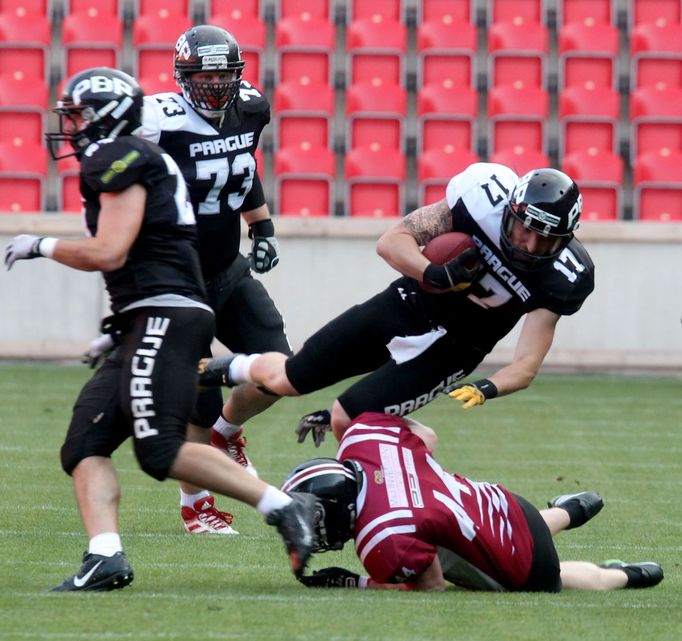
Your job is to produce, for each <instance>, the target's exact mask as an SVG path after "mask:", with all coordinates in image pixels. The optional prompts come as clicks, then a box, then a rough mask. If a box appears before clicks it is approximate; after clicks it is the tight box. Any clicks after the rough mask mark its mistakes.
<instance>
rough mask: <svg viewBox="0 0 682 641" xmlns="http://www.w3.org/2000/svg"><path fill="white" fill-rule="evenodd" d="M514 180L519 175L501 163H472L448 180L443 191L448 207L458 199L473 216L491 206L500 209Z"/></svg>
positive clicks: (510, 190) (487, 210) (485, 211)
mask: <svg viewBox="0 0 682 641" xmlns="http://www.w3.org/2000/svg"><path fill="white" fill-rule="evenodd" d="M518 179H519V177H518V176H517V175H516V174H515V173H514V172H513V171H512V170H511V169H509V167H505V166H504V165H498V164H497V163H489V162H477V163H474V164H473V165H469V166H468V167H467V168H466V169H465V170H464V171H463V172H461V173H459V174H457V175H456V176H454V177H453V178H451V179H450V182H449V183H448V186H447V189H446V191H445V197H446V198H447V201H448V207H450V208H452V207H454V206H455V204H456V203H457V201H458V200H459V199H460V198H461V199H462V201H463V202H464V205H465V207H466V208H467V210H468V211H469V213H470V214H471V216H472V217H473V218H474V219H475V218H477V217H478V215H485V214H486V213H488V212H489V211H490V209H491V208H493V209H497V208H503V207H504V205H505V203H506V201H507V200H508V198H509V196H510V195H511V192H512V190H513V189H514V186H515V185H516V183H517V182H518ZM486 185H487V186H488V188H487V189H486V188H485V186H486ZM501 197H502V198H501Z"/></svg>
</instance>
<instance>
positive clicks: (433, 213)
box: [403, 199, 452, 245]
mask: <svg viewBox="0 0 682 641" xmlns="http://www.w3.org/2000/svg"><path fill="white" fill-rule="evenodd" d="M403 224H404V225H405V227H407V228H408V229H409V230H410V232H411V233H412V235H413V236H414V237H415V239H416V241H417V242H418V243H419V244H420V245H426V243H427V242H429V241H430V240H431V239H432V238H435V237H436V236H440V235H441V234H445V233H447V232H449V231H452V211H450V207H448V203H447V200H445V199H443V200H439V201H438V202H437V203H433V204H431V205H424V207H419V208H418V209H415V210H414V211H413V212H412V213H410V214H408V215H407V216H405V218H403Z"/></svg>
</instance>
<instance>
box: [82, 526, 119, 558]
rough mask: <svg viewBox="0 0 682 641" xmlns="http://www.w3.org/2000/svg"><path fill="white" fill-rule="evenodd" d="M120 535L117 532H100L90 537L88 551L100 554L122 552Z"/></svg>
mask: <svg viewBox="0 0 682 641" xmlns="http://www.w3.org/2000/svg"><path fill="white" fill-rule="evenodd" d="M122 551H123V546H122V545H121V537H120V536H119V535H118V532H102V534H96V535H95V536H93V537H92V538H91V539H90V544H89V545H88V552H89V553H90V554H99V555H100V556H114V554H116V552H122Z"/></svg>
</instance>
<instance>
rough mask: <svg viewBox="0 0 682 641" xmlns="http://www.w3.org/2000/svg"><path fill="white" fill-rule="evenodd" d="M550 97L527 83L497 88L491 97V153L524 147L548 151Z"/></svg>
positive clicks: (492, 91)
mask: <svg viewBox="0 0 682 641" xmlns="http://www.w3.org/2000/svg"><path fill="white" fill-rule="evenodd" d="M548 118H549V95H548V94H547V92H546V91H545V90H544V89H542V88H540V87H535V86H526V85H524V84H523V83H516V84H514V85H503V86H501V87H493V89H491V90H490V92H489V93H488V122H489V125H488V127H489V128H488V151H489V153H494V152H496V151H500V150H502V149H513V148H514V147H516V146H522V147H523V148H524V149H528V150H529V149H535V150H537V151H544V150H545V147H546V140H545V123H546V122H547V120H548Z"/></svg>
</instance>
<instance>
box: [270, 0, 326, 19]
mask: <svg viewBox="0 0 682 641" xmlns="http://www.w3.org/2000/svg"><path fill="white" fill-rule="evenodd" d="M333 7H334V0H279V2H276V3H275V8H276V11H277V12H278V15H277V19H278V20H280V19H282V18H298V17H300V16H302V15H303V14H308V15H310V16H315V17H317V18H323V19H324V20H331V21H333V20H334V11H333Z"/></svg>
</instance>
